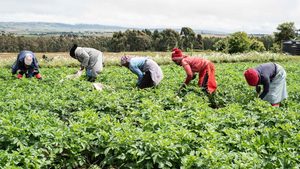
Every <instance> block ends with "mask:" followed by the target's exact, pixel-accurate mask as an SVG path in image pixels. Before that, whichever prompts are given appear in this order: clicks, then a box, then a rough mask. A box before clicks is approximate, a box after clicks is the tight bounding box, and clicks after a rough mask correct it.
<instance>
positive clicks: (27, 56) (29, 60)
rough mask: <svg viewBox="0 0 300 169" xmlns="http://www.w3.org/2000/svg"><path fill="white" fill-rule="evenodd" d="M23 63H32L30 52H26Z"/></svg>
mask: <svg viewBox="0 0 300 169" xmlns="http://www.w3.org/2000/svg"><path fill="white" fill-rule="evenodd" d="M24 63H25V65H28V66H30V65H31V63H32V55H31V54H29V53H28V54H26V55H25V59H24Z"/></svg>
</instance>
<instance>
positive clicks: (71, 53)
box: [70, 44, 78, 57]
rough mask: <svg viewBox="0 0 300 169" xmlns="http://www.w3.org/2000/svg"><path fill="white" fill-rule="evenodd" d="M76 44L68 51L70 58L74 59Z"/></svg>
mask: <svg viewBox="0 0 300 169" xmlns="http://www.w3.org/2000/svg"><path fill="white" fill-rule="evenodd" d="M77 47H78V46H77V44H74V45H73V47H72V48H71V49H70V56H71V57H75V50H76V48H77Z"/></svg>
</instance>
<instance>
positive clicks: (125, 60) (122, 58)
mask: <svg viewBox="0 0 300 169" xmlns="http://www.w3.org/2000/svg"><path fill="white" fill-rule="evenodd" d="M129 60H130V57H129V56H122V57H121V65H125V64H126V63H127V62H129Z"/></svg>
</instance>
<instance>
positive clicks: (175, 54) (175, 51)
mask: <svg viewBox="0 0 300 169" xmlns="http://www.w3.org/2000/svg"><path fill="white" fill-rule="evenodd" d="M178 57H182V52H181V50H180V49H178V48H174V49H173V50H172V59H174V58H178Z"/></svg>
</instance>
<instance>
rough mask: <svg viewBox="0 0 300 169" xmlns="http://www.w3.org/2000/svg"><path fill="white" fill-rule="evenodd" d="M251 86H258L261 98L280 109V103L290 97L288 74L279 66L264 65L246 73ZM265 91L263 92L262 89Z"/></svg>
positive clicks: (257, 89)
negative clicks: (287, 81) (287, 84)
mask: <svg viewBox="0 0 300 169" xmlns="http://www.w3.org/2000/svg"><path fill="white" fill-rule="evenodd" d="M244 76H245V79H246V81H247V83H248V84H249V85H250V86H256V92H257V94H258V96H259V98H261V99H263V100H265V101H268V102H269V103H271V104H272V106H276V107H279V105H280V102H281V101H282V100H284V99H285V98H287V97H288V93H287V89H286V72H285V70H284V69H283V67H281V66H280V65H279V64H276V63H264V64H261V65H259V66H258V67H256V68H249V69H247V70H246V71H245V72H244ZM260 85H262V86H263V91H262V92H261V87H260Z"/></svg>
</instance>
